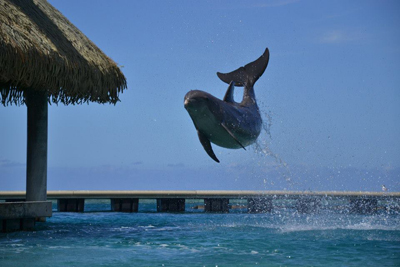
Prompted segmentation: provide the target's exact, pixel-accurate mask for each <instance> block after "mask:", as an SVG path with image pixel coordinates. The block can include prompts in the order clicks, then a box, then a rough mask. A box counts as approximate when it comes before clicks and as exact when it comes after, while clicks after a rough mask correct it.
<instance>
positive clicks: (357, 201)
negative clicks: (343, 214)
mask: <svg viewBox="0 0 400 267" xmlns="http://www.w3.org/2000/svg"><path fill="white" fill-rule="evenodd" d="M377 210H378V200H377V199H376V198H351V199H350V212H351V213H359V214H373V213H375V212H376V211H377Z"/></svg>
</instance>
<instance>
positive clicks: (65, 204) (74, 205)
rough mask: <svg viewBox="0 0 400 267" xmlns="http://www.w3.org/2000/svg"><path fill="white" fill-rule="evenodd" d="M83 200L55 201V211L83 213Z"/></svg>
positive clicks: (65, 199) (67, 199)
mask: <svg viewBox="0 0 400 267" xmlns="http://www.w3.org/2000/svg"><path fill="white" fill-rule="evenodd" d="M84 209H85V199H83V198H60V199H58V200H57V211H60V212H83V211H84Z"/></svg>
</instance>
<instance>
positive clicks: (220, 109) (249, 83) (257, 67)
mask: <svg viewBox="0 0 400 267" xmlns="http://www.w3.org/2000/svg"><path fill="white" fill-rule="evenodd" d="M268 61H269V50H268V48H267V49H265V52H264V54H263V55H262V56H261V57H259V58H258V59H257V60H255V61H253V62H251V63H249V64H247V65H245V66H244V67H240V68H238V69H237V70H235V71H232V72H230V73H219V72H218V73H217V75H218V77H219V78H220V79H221V80H222V81H223V82H225V83H228V84H229V87H228V90H227V91H226V93H225V97H224V99H223V100H220V99H218V98H216V97H214V96H212V95H211V94H209V93H206V92H203V91H200V90H192V91H189V92H188V93H187V94H186V95H185V100H184V106H185V109H186V110H187V111H188V113H189V115H190V117H191V118H192V120H193V123H194V126H195V127H196V130H197V134H198V136H199V139H200V142H201V144H202V145H203V147H204V150H205V151H206V152H207V154H208V155H209V156H210V157H211V158H212V159H213V160H215V161H216V162H219V160H218V158H217V157H216V156H215V154H214V151H213V150H212V147H211V143H210V142H212V143H214V144H216V145H218V146H221V147H225V148H233V149H237V148H243V149H245V147H246V146H248V145H251V144H253V143H254V142H255V141H256V140H257V137H258V136H259V135H260V132H261V127H262V120H261V115H260V111H259V109H258V106H257V102H256V97H255V94H254V88H253V86H254V84H255V82H256V81H257V80H258V78H260V77H261V75H262V74H263V73H264V71H265V69H266V68H267V65H268ZM235 85H236V86H244V93H243V100H242V102H240V103H236V102H235V101H234V100H233V90H234V87H235Z"/></svg>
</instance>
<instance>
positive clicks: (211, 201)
mask: <svg viewBox="0 0 400 267" xmlns="http://www.w3.org/2000/svg"><path fill="white" fill-rule="evenodd" d="M204 211H205V212H225V213H228V212H229V199H228V198H205V199H204Z"/></svg>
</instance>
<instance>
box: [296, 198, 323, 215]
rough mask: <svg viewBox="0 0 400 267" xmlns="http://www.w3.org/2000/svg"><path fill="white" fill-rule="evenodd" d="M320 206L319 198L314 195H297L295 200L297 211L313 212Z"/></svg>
mask: <svg viewBox="0 0 400 267" xmlns="http://www.w3.org/2000/svg"><path fill="white" fill-rule="evenodd" d="M320 208H321V199H320V198H316V197H299V198H298V199H297V201H296V210H297V211H298V212H299V213H314V212H318V211H319V210H320Z"/></svg>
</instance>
